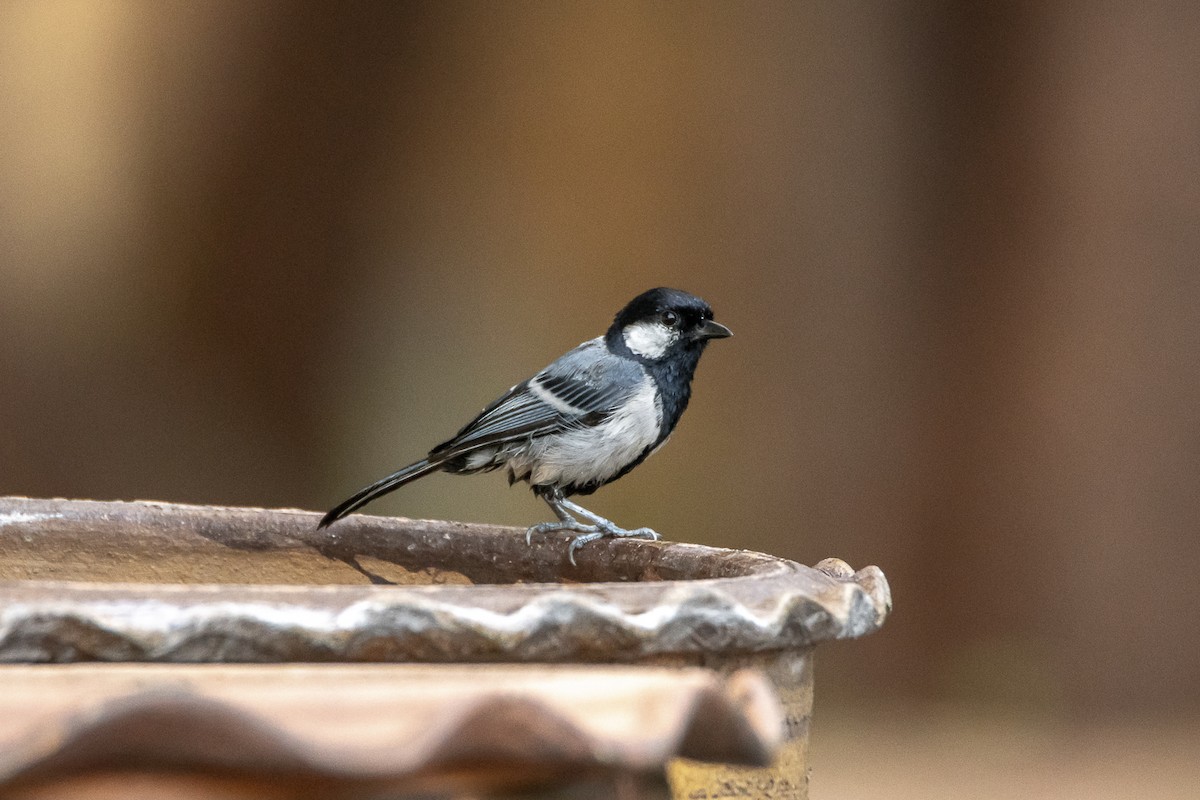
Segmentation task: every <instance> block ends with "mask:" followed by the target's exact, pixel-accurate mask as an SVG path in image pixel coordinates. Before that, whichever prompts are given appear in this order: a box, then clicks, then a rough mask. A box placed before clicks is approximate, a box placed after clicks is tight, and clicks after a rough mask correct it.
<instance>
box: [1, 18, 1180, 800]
mask: <svg viewBox="0 0 1200 800" xmlns="http://www.w3.org/2000/svg"><path fill="white" fill-rule="evenodd" d="M1198 41H1200V5H1197V4H1194V3H1182V2H1180V3H1150V4H1125V3H1115V2H1095V3H1070V2H1051V3H1041V4H1027V5H1021V4H1016V5H1012V6H1006V7H1004V8H991V7H988V4H976V3H966V2H960V3H954V2H932V3H920V2H901V3H870V2H861V3H824V4H799V3H796V4H792V3H778V4H766V3H720V4H718V3H701V4H692V3H686V4H685V3H671V4H641V3H596V4H578V3H565V4H559V3H519V4H506V3H440V2H435V3H331V2H330V3H326V2H292V3H282V2H235V1H234V0H224V1H222V2H201V3H185V2H164V3H151V2H99V1H97V2H66V1H64V0H36V1H35V0H28V1H26V2H21V1H19V0H3V2H0V277H2V279H3V293H2V294H0V375H3V377H4V385H3V389H2V390H0V426H2V428H3V431H4V433H3V436H0V465H2V466H0V492H2V493H5V494H25V495H35V496H68V497H89V498H101V499H109V498H112V499H134V498H152V499H162V500H173V501H182V502H194V503H221V504H248V505H259V506H298V507H302V508H309V509H324V508H327V507H328V506H329V505H331V504H332V503H333V502H335V501H337V500H339V499H341V498H342V497H343V496H345V495H346V494H347V493H348V492H349V491H351V490H353V489H356V488H358V487H359V486H360V485H362V484H364V483H366V482H368V481H370V480H373V479H375V478H377V477H379V476H381V475H382V474H384V473H385V472H387V471H389V470H391V469H393V468H395V467H397V466H400V465H401V464H403V463H406V462H407V461H410V460H413V459H415V458H417V457H419V456H420V455H421V454H422V453H423V451H424V450H425V449H426V448H428V447H429V446H430V445H432V444H435V443H437V442H438V441H441V440H442V439H444V438H445V437H446V436H447V435H448V434H450V433H453V431H454V430H456V429H457V427H458V426H459V425H460V424H461V423H463V422H465V421H466V420H467V419H468V418H469V417H470V416H471V415H472V414H474V413H475V412H476V411H477V410H478V409H479V408H480V407H481V406H482V405H484V404H485V403H486V402H488V401H490V400H491V399H492V398H493V396H494V395H495V394H497V393H498V392H499V391H500V390H503V389H504V388H506V387H507V386H509V385H510V384H512V383H514V382H516V381H517V380H519V379H521V378H523V377H526V376H527V375H528V374H531V373H532V372H533V371H535V370H536V369H538V368H540V367H541V366H542V365H543V364H544V363H545V362H546V361H548V360H549V359H550V358H552V357H554V356H556V355H558V354H559V353H560V352H562V351H563V350H565V349H566V348H568V347H570V346H572V345H574V344H575V343H577V342H579V341H581V340H583V339H586V338H590V337H592V336H594V335H596V334H598V333H600V332H601V331H602V330H603V329H604V327H606V326H607V324H608V322H609V320H610V318H611V316H612V314H613V313H614V312H615V311H616V310H617V309H618V308H619V307H620V306H621V305H622V304H623V303H624V302H625V301H626V300H628V299H629V298H630V297H632V296H633V295H634V294H636V293H638V292H640V291H641V290H643V289H646V288H649V287H651V286H655V285H660V284H667V285H676V286H679V287H681V288H686V289H689V290H692V291H695V292H696V293H698V294H701V295H702V296H704V297H705V298H707V299H708V300H709V301H710V302H711V303H712V304H713V305H714V307H715V308H716V311H717V318H718V319H720V320H722V321H723V322H725V323H726V324H728V325H729V326H730V327H731V328H733V329H734V331H735V332H736V334H737V335H736V337H735V338H734V339H732V340H730V341H728V342H720V343H718V344H717V345H715V346H714V347H713V348H711V349H710V352H709V354H708V355H707V356H706V357H705V360H704V363H703V364H702V366H701V368H700V371H699V374H698V376H697V385H696V390H697V392H696V396H695V399H694V401H693V404H692V407H691V409H690V410H689V412H688V414H687V415H686V417H685V419H684V422H683V424H682V425H681V427H680V429H679V430H678V432H677V434H676V436H675V437H674V440H673V441H672V443H671V445H670V446H669V447H667V448H665V449H664V450H663V451H662V452H661V453H660V454H658V455H657V456H655V458H653V459H651V460H650V461H649V462H647V464H645V465H644V466H643V467H641V468H640V469H639V470H638V471H637V472H636V473H635V474H634V475H633V476H631V477H630V478H627V479H626V480H624V481H621V482H619V483H617V484H614V485H613V486H611V487H608V488H606V489H605V490H603V491H602V492H600V493H599V494H598V495H597V496H596V497H595V498H594V502H593V504H592V505H593V506H594V508H595V509H596V510H597V511H599V512H601V513H604V514H606V515H609V516H612V517H613V518H615V519H617V520H618V521H621V522H624V523H626V524H630V525H650V526H652V527H655V528H657V529H658V530H660V531H663V532H664V533H665V534H666V535H667V537H668V538H674V539H684V540H691V541H697V542H703V543H709V544H716V545H722V546H729V547H744V548H750V549H755V550H763V551H768V552H772V553H777V554H780V555H783V556H787V557H789V558H794V559H797V560H800V561H804V562H806V563H814V562H816V561H817V560H819V559H821V558H823V557H825V556H829V555H837V556H839V557H842V558H844V559H846V560H847V561H849V562H851V563H852V564H853V565H855V566H863V565H865V564H868V563H872V564H878V565H880V566H881V567H882V568H883V569H884V571H885V572H886V573H887V574H888V576H889V578H890V579H891V582H892V586H893V591H894V595H895V598H896V603H897V606H896V611H895V614H894V616H893V618H892V619H891V620H890V621H889V623H888V626H887V627H886V628H885V629H884V631H883V632H882V633H880V634H877V635H876V636H874V637H871V638H869V639H866V640H863V641H859V642H853V643H850V644H844V645H837V646H834V647H831V648H827V651H828V652H825V653H823V654H822V656H821V657H820V659H819V667H818V676H817V686H818V693H817V714H818V720H817V728H816V730H815V739H814V747H815V772H814V778H813V793H814V797H818V798H820V797H826V798H830V797H842V796H845V797H854V796H861V795H864V794H866V793H867V792H868V791H875V790H878V791H880V792H883V793H886V794H891V795H894V796H906V795H905V792H908V791H911V793H912V796H914V797H921V796H924V797H933V796H965V795H967V794H972V795H975V796H981V795H983V794H986V793H987V792H989V791H993V790H996V789H998V784H1002V783H1003V782H1004V781H1006V780H1011V776H1012V774H1013V771H1014V770H1016V769H1018V768H1019V769H1020V770H1022V773H1021V774H1022V775H1023V776H1024V780H1025V784H1020V788H1022V789H1023V791H1022V792H1020V793H1018V794H1012V795H1009V794H1006V795H1005V796H1018V795H1019V796H1027V797H1029V796H1046V797H1061V796H1074V795H1077V796H1081V797H1084V796H1086V797H1097V796H1113V797H1125V796H1129V793H1128V791H1127V790H1130V789H1132V788H1136V789H1137V793H1138V794H1139V795H1140V796H1146V797H1150V796H1174V795H1172V792H1175V791H1177V790H1178V791H1183V792H1185V794H1180V795H1178V796H1181V797H1182V796H1190V795H1187V794H1186V792H1187V791H1192V790H1194V786H1195V785H1196V782H1197V781H1200V766H1197V763H1196V762H1197V761H1198V760H1200V759H1196V757H1195V753H1196V752H1198V751H1200V735H1197V734H1196V732H1195V731H1196V728H1192V727H1189V726H1190V725H1191V724H1192V723H1194V722H1195V721H1196V720H1197V719H1200V717H1197V716H1195V715H1196V714H1197V712H1198V711H1200V625H1198V624H1197V619H1198V618H1200V599H1198V597H1200V593H1198V591H1197V589H1196V587H1195V581H1196V574H1197V567H1198V566H1200V535H1198V531H1197V518H1198V513H1197V512H1198V511H1200V491H1198V490H1197V478H1198V477H1200V413H1198V412H1197V401H1198V400H1200V397H1198V394H1200V392H1197V386H1198V379H1200V360H1198V359H1197V353H1198V352H1200V311H1198V310H1197V302H1198V301H1200V268H1198V264H1197V259H1198V256H1200V47H1198V46H1197V42H1198ZM372 510H373V511H375V512H377V513H394V514H404V515H407V516H419V517H446V518H460V519H469V520H486V521H496V522H503V523H511V524H517V525H526V524H530V523H532V522H535V521H540V520H542V519H544V518H545V517H546V510H545V508H544V507H543V506H542V504H541V503H540V502H538V501H536V500H535V499H533V498H532V497H530V496H529V494H528V492H526V491H525V490H524V489H523V488H515V489H509V488H507V486H506V485H505V481H504V480H503V479H502V478H500V477H494V476H493V477H482V478H475V479H471V480H463V479H455V478H452V477H448V476H435V477H433V478H430V479H429V480H427V481H422V482H420V483H418V484H415V485H413V486H411V487H409V488H407V489H405V490H404V491H402V492H399V493H397V494H395V495H392V496H391V497H389V498H387V499H386V500H385V501H381V502H380V503H378V504H377V505H376V506H374V507H373V509H372ZM1010 766H1011V767H1012V769H1010ZM1039 769H1040V770H1041V771H1040V772H1039V771H1038V770H1039ZM1006 776H1007V777H1006ZM1105 776H1108V777H1105ZM1133 776H1137V777H1136V779H1135V778H1134V777H1133ZM1056 780H1057V781H1059V783H1055V782H1054V781H1056ZM1123 780H1131V781H1135V782H1132V783H1122V781H1123ZM1064 781H1065V783H1063V782H1064ZM1072 781H1074V782H1072ZM1155 781H1157V783H1155ZM1089 782H1090V783H1089ZM1093 784H1094V785H1093ZM1185 787H1187V788H1185ZM1012 788H1013V786H1012V785H1011V784H1009V785H1008V786H1007V790H1011V789H1012ZM1007 790H1006V791H1007ZM1106 792H1108V794H1105V793H1106Z"/></svg>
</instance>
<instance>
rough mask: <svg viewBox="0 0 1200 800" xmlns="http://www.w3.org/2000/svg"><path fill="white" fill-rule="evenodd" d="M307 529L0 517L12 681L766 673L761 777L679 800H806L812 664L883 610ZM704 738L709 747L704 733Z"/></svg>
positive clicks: (2, 510)
mask: <svg viewBox="0 0 1200 800" xmlns="http://www.w3.org/2000/svg"><path fill="white" fill-rule="evenodd" d="M318 518H319V515H317V514H315V513H312V512H307V511H298V510H264V509H251V508H220V507H211V506H186V505H172V504H166V503H152V502H132V503H119V502H93V501H72V500H41V499H27V498H13V497H9V498H0V663H8V664H54V663H70V662H122V663H190V664H198V663H201V664H202V663H224V664H229V663H260V664H289V663H296V662H306V663H313V662H325V663H335V664H336V663H340V664H345V663H352V662H353V663H364V662H387V663H393V662H405V663H418V664H447V665H450V664H454V665H463V664H519V665H527V666H528V667H529V668H530V669H537V668H538V667H537V666H536V665H552V664H553V665H613V664H620V665H646V666H653V667H659V668H661V667H669V668H679V669H684V668H695V667H702V668H705V669H707V670H710V671H713V672H715V673H716V674H717V675H722V676H732V675H734V674H735V673H740V674H744V672H745V670H747V669H750V670H754V671H757V672H758V673H759V674H761V675H763V676H765V677H766V679H767V680H768V681H769V684H770V685H771V686H772V687H773V689H774V691H775V692H776V693H777V695H778V697H779V699H780V701H781V703H782V706H783V720H784V728H785V730H784V735H783V739H784V744H783V745H782V747H781V748H779V750H778V752H777V754H776V755H775V757H774V759H773V761H772V763H771V764H770V765H769V766H765V767H736V766H730V765H727V764H711V763H701V762H699V761H691V760H685V759H677V760H675V761H674V762H672V763H671V764H670V766H669V768H668V776H669V779H670V787H671V789H670V791H671V796H673V797H676V798H695V799H699V798H715V797H726V796H746V797H778V798H804V797H806V796H807V745H808V732H809V720H810V714H811V711H812V699H813V694H812V692H813V649H814V648H815V647H816V646H817V645H818V644H820V643H821V642H824V641H829V640H833V639H845V638H853V637H858V636H863V635H865V634H868V633H871V632H873V631H874V630H876V629H877V628H879V627H880V625H882V623H883V621H884V619H885V617H886V615H887V614H888V612H889V610H890V607H891V597H890V593H889V589H888V585H887V582H886V580H885V578H884V576H883V574H882V572H880V570H879V569H877V568H876V567H866V568H864V569H861V570H858V571H855V570H853V569H851V568H850V567H849V566H847V565H846V564H845V563H844V562H842V561H839V560H837V559H826V560H825V561H822V562H821V563H819V564H817V565H816V567H807V566H803V565H800V564H797V563H794V562H791V561H787V560H784V559H780V558H775V557H772V556H768V555H763V554H760V553H753V552H746V551H736V550H724V549H718V548H712V547H704V546H700V545H693V544H681V543H670V542H649V541H620V542H608V541H606V542H598V543H595V544H592V545H589V546H588V547H586V548H583V549H582V550H580V551H579V552H578V553H577V555H576V560H577V561H578V566H572V565H571V564H570V563H569V562H568V561H567V549H566V547H565V540H564V539H561V538H555V537H549V536H548V537H543V538H540V539H537V540H535V541H534V542H533V544H532V546H529V545H527V544H526V541H525V533H524V531H523V530H521V529H515V528H502V527H495V526H488V525H474V524H464V523H456V522H434V521H422V520H411V519H404V518H385V517H373V516H365V515H356V516H354V517H351V518H348V519H346V520H344V521H342V522H340V523H339V524H338V525H337V526H334V527H333V528H330V529H326V530H317V528H316V521H317V519H318ZM691 735H693V736H696V735H701V734H697V733H693V734H691Z"/></svg>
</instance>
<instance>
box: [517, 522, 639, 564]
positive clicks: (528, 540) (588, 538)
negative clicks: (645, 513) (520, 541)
mask: <svg viewBox="0 0 1200 800" xmlns="http://www.w3.org/2000/svg"><path fill="white" fill-rule="evenodd" d="M555 531H574V532H575V533H577V534H578V535H577V536H574V537H572V538H571V542H570V543H569V544H568V545H567V560H568V561H570V562H571V566H573V567H574V566H578V565H577V564H576V563H575V551H576V550H578V549H579V548H581V547H583V546H584V545H585V544H587V543H588V542H595V541H597V540H599V539H607V538H618V539H650V540H652V541H658V540H659V539H661V538H662V534H661V533H659V532H658V531H656V530H654V529H652V528H634V529H633V530H626V529H625V528H622V527H619V526H617V525H614V524H613V523H611V522H607V521H606V523H602V524H598V525H585V524H583V523H581V522H541V523H538V524H537V525H530V526H529V527H528V528H526V530H525V544H526V545H532V544H533V534H534V533H552V532H555Z"/></svg>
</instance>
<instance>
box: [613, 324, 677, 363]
mask: <svg viewBox="0 0 1200 800" xmlns="http://www.w3.org/2000/svg"><path fill="white" fill-rule="evenodd" d="M621 336H622V338H624V339H625V346H626V347H628V348H629V349H630V350H632V351H633V352H634V353H636V354H637V355H639V356H641V357H642V358H650V359H660V358H662V357H663V356H665V355H666V354H667V350H669V349H670V348H671V345H673V344H675V342H676V341H678V340H679V331H677V330H675V329H674V328H668V327H667V326H666V325H663V324H662V323H661V322H654V321H646V322H635V323H633V324H632V325H629V326H628V327H626V328H625V330H623V331H621Z"/></svg>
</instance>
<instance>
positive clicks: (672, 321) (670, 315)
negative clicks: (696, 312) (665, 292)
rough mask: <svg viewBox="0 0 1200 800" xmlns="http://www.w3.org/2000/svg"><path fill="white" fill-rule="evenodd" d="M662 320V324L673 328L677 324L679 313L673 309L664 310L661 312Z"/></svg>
mask: <svg viewBox="0 0 1200 800" xmlns="http://www.w3.org/2000/svg"><path fill="white" fill-rule="evenodd" d="M662 321H663V324H664V325H666V326H667V327H668V328H674V327H675V326H676V325H678V324H679V315H678V314H676V313H675V312H674V311H664V312H663V313H662Z"/></svg>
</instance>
